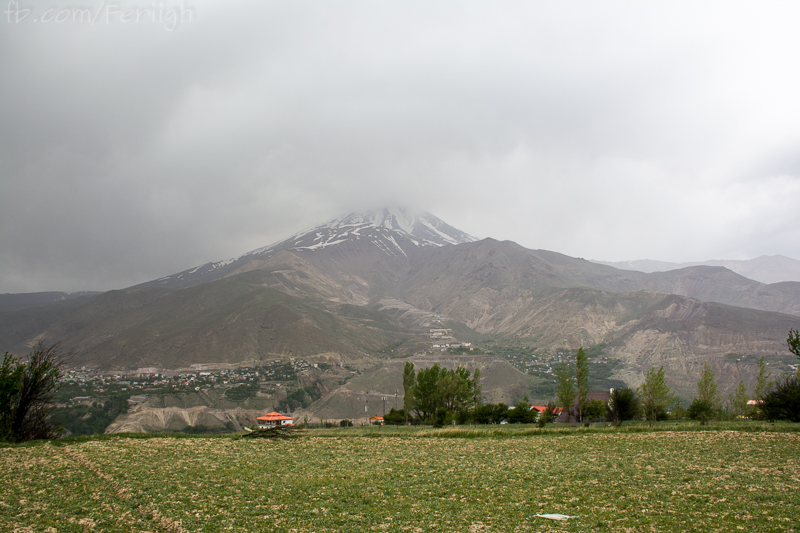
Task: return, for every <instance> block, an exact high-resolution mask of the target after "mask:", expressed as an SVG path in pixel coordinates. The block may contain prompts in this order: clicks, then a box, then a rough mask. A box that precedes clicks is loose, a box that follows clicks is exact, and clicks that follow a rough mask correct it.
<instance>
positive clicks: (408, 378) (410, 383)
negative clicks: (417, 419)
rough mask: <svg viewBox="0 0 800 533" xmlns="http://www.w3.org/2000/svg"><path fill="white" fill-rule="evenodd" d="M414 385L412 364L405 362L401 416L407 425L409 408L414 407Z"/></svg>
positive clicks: (414, 376) (414, 377) (414, 378)
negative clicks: (403, 416) (402, 415)
mask: <svg viewBox="0 0 800 533" xmlns="http://www.w3.org/2000/svg"><path fill="white" fill-rule="evenodd" d="M415 383H416V375H415V372H414V363H412V362H410V361H406V366H405V367H404V368H403V414H404V415H405V423H406V424H408V413H409V412H410V411H411V406H412V405H414V397H413V390H414V385H415Z"/></svg>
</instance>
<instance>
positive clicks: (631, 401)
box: [607, 388, 639, 424]
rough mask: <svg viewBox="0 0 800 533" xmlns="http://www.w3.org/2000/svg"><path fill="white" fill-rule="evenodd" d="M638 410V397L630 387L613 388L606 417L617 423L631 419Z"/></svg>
mask: <svg viewBox="0 0 800 533" xmlns="http://www.w3.org/2000/svg"><path fill="white" fill-rule="evenodd" d="M638 412H639V399H638V398H637V397H636V393H635V392H634V391H632V390H631V389H628V388H625V389H614V390H613V391H611V398H610V399H609V402H608V415H607V416H608V418H609V419H610V420H614V421H615V422H617V423H618V424H620V423H622V422H623V421H624V420H633V419H634V418H636V414H637V413H638Z"/></svg>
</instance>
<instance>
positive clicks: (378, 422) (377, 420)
mask: <svg viewBox="0 0 800 533" xmlns="http://www.w3.org/2000/svg"><path fill="white" fill-rule="evenodd" d="M369 425H370V426H382V425H383V417H382V416H380V415H378V416H373V417H371V418H370V419H369Z"/></svg>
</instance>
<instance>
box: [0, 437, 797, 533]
mask: <svg viewBox="0 0 800 533" xmlns="http://www.w3.org/2000/svg"><path fill="white" fill-rule="evenodd" d="M0 463H2V464H1V465H0V482H1V483H2V490H0V530H2V531H88V530H95V531H225V530H234V531H410V532H422V531H459V532H479V531H480V532H488V531H689V530H691V531H736V530H741V531H798V530H800V434H799V433H797V432H785V433H784V432H755V431H751V432H739V431H719V430H717V431H657V432H620V431H599V432H583V431H581V430H573V431H571V432H565V433H563V434H562V433H557V432H555V433H554V432H550V433H537V432H536V431H535V430H531V431H528V432H524V431H522V432H521V431H517V432H516V433H513V432H512V431H510V430H509V431H508V432H506V433H497V432H491V431H485V432H483V433H481V432H480V431H472V432H470V431H468V430H447V429H445V430H427V431H421V432H420V431H406V432H404V431H394V432H392V431H387V430H386V429H384V430H381V431H380V432H378V431H376V430H375V429H372V430H365V431H349V432H346V431H327V432H326V431H312V432H308V433H306V434H305V435H304V436H302V437H300V438H297V439H294V440H289V441H271V440H248V439H234V438H229V437H216V438H202V437H193V438H174V437H164V438H146V439H145V438H131V437H125V436H122V437H116V436H115V437H110V438H104V439H97V440H82V441H81V440H77V441H73V442H65V443H60V444H57V445H53V444H50V443H36V444H32V445H27V446H16V447H5V448H0ZM544 513H560V514H565V515H571V516H574V517H575V518H571V519H568V520H564V521H555V520H549V519H546V518H540V517H536V516H534V515H536V514H544Z"/></svg>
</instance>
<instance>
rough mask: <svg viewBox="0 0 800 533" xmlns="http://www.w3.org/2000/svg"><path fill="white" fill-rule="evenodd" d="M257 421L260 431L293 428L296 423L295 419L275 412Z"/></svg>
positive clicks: (260, 417)
mask: <svg viewBox="0 0 800 533" xmlns="http://www.w3.org/2000/svg"><path fill="white" fill-rule="evenodd" d="M256 421H257V422H258V429H267V428H274V427H278V426H291V425H293V423H294V418H292V417H289V416H284V415H282V414H280V413H276V412H274V411H273V412H271V413H267V414H265V415H264V416H259V417H258V418H256Z"/></svg>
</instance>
